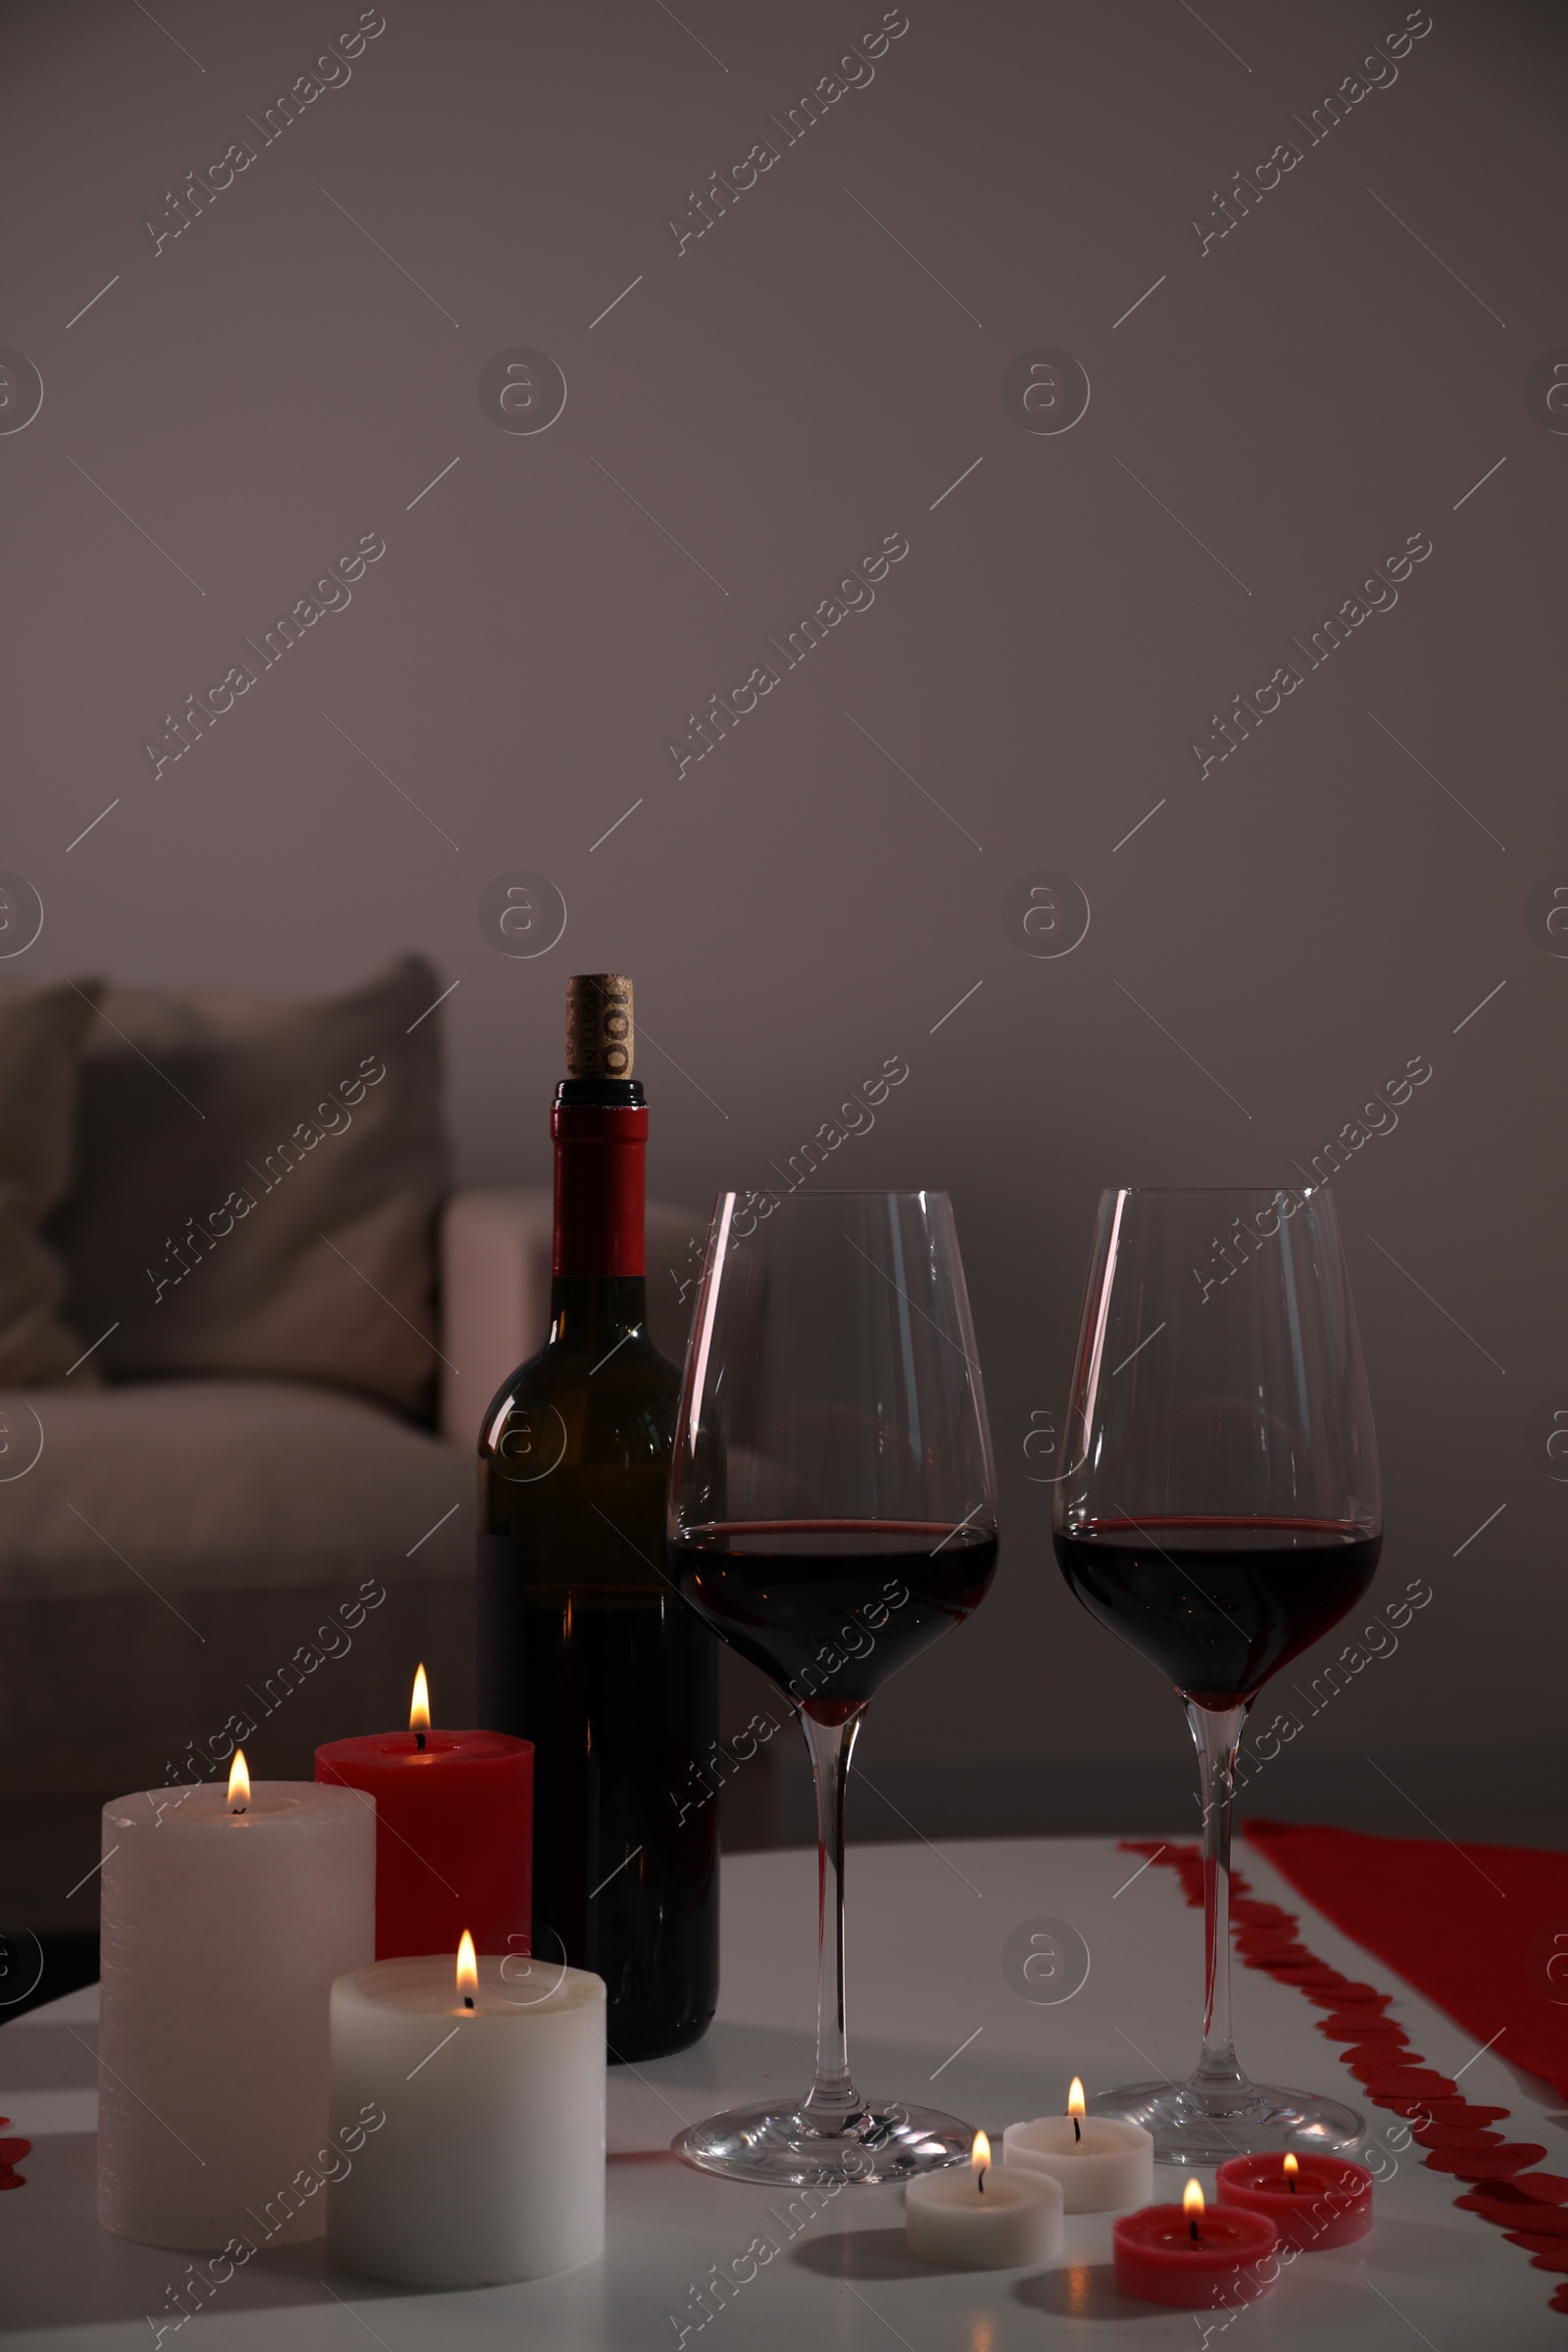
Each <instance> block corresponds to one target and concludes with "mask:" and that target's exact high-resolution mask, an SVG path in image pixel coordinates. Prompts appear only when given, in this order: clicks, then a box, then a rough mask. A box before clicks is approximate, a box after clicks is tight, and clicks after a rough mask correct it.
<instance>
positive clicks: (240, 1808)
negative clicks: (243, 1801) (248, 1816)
mask: <svg viewBox="0 0 1568 2352" xmlns="http://www.w3.org/2000/svg"><path fill="white" fill-rule="evenodd" d="M228 1809H229V1811H230V1812H231V1813H243V1812H244V1810H245V1808H244V1806H243V1805H230V1806H229V1808H228Z"/></svg>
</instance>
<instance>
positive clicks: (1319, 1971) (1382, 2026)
mask: <svg viewBox="0 0 1568 2352" xmlns="http://www.w3.org/2000/svg"><path fill="white" fill-rule="evenodd" d="M1281 1826H1282V1825H1279V1824H1274V1825H1264V1837H1263V1838H1259V1840H1258V1842H1259V1844H1260V1845H1262V1846H1263V1847H1264V1850H1265V1851H1267V1850H1268V1848H1267V1843H1266V1840H1267V1838H1268V1837H1269V1835H1270V1834H1271V1831H1273V1832H1277V1831H1278V1830H1279V1829H1280V1828H1281ZM1350 1835H1351V1833H1349V1832H1346V1831H1335V1830H1318V1831H1309V1832H1294V1831H1289V1830H1287V1831H1286V1832H1285V1841H1286V1842H1287V1844H1288V1843H1289V1840H1290V1838H1292V1837H1294V1836H1302V1837H1309V1838H1318V1839H1321V1840H1322V1841H1323V1843H1324V1845H1327V1846H1330V1847H1332V1845H1333V1843H1334V1841H1335V1840H1337V1839H1339V1838H1349V1837H1350ZM1356 1842H1358V1843H1359V1844H1361V1845H1363V1846H1381V1845H1386V1844H1391V1843H1397V1842H1398V1841H1397V1840H1392V1839H1382V1838H1358V1839H1357V1840H1356ZM1123 1844H1124V1846H1125V1847H1126V1850H1127V1851H1128V1852H1130V1853H1140V1854H1144V1855H1147V1857H1148V1859H1149V1860H1150V1861H1151V1862H1158V1863H1163V1864H1164V1866H1165V1867H1166V1868H1167V1869H1173V1870H1174V1871H1175V1872H1176V1873H1177V1875H1178V1876H1179V1878H1180V1879H1181V1882H1182V1885H1183V1887H1184V1889H1185V1891H1186V1895H1187V1900H1188V1901H1189V1902H1190V1903H1192V1904H1195V1905H1197V1906H1198V1907H1200V1908H1201V1905H1202V1901H1203V1863H1202V1854H1201V1848H1200V1847H1199V1846H1197V1845H1176V1846H1172V1845H1168V1844H1167V1845H1152V1844H1150V1843H1148V1842H1147V1841H1145V1840H1142V1839H1137V1838H1125V1839H1123ZM1484 1850H1488V1851H1494V1850H1496V1849H1490V1848H1489V1849H1484ZM1318 1858H1319V1860H1320V1861H1321V1859H1322V1849H1321V1848H1320V1849H1319V1855H1318ZM1532 1858H1533V1859H1537V1860H1540V1859H1545V1860H1551V1859H1553V1857H1551V1856H1544V1857H1540V1856H1538V1857H1532ZM1280 1868H1281V1869H1282V1870H1283V1869H1284V1868H1285V1865H1284V1864H1283V1863H1282V1864H1281V1865H1280ZM1331 1875H1332V1874H1331ZM1302 1891H1303V1892H1305V1888H1304V1887H1303V1889H1302ZM1333 1891H1334V1890H1333V1889H1331V1891H1330V1894H1329V1897H1328V1899H1327V1900H1326V1901H1325V1905H1324V1907H1325V1910H1326V1911H1327V1912H1328V1913H1329V1915H1330V1916H1336V1914H1335V1910H1334V1904H1333ZM1309 1899H1311V1900H1313V1901H1316V1900H1318V1899H1319V1898H1318V1897H1317V1896H1316V1894H1313V1895H1312V1896H1311V1897H1309ZM1506 1899H1507V1896H1506V1895H1505V1894H1504V1895H1503V1896H1502V1897H1501V1900H1503V1901H1505V1900H1506ZM1499 1907H1500V1906H1499ZM1338 1916H1339V1918H1340V1919H1342V1920H1343V1921H1344V1924H1345V1932H1346V1933H1347V1934H1349V1935H1352V1936H1353V1935H1354V1934H1355V1933H1356V1930H1355V1927H1354V1926H1353V1925H1351V1924H1350V1921H1349V1916H1348V1913H1346V1912H1345V1911H1344V1909H1343V1906H1342V1907H1341V1911H1340V1913H1339V1915H1338ZM1448 1924H1449V1922H1448V1920H1447V1919H1446V1917H1438V1918H1434V1917H1432V1916H1430V1915H1429V1916H1428V1918H1427V1920H1426V1930H1427V1933H1428V1934H1432V1935H1437V1936H1442V1935H1443V1934H1444V1933H1445V1932H1446V1928H1447V1926H1448ZM1548 1924H1549V1923H1548ZM1231 1929H1232V1933H1233V1935H1234V1936H1235V1939H1236V1948H1237V1951H1238V1953H1239V1955H1240V1957H1241V1958H1242V1960H1243V1961H1244V1962H1245V1963H1246V1965H1247V1966H1248V1967H1249V1968H1258V1969H1263V1970H1266V1972H1267V1973H1268V1975H1270V1976H1271V1977H1274V1978H1276V1979H1277V1980H1279V1981H1280V1982H1282V1983H1284V1984H1290V1985H1295V1986H1296V1987H1297V1989H1298V1991H1299V1992H1300V1993H1302V1994H1303V1995H1304V1996H1305V1998H1306V1999H1307V2000H1308V2001H1310V2002H1311V2004H1312V2006H1313V2007H1314V2008H1315V2009H1318V2010H1321V2011H1322V2012H1324V2014H1323V2015H1322V2016H1320V2017H1319V2019H1318V2032H1319V2033H1320V2034H1324V2035H1325V2036H1326V2037H1327V2038H1328V2040H1330V2041H1331V2042H1338V2043H1340V2044H1341V2045H1342V2046H1341V2049H1340V2061H1341V2064H1342V2065H1344V2066H1347V2067H1348V2068H1349V2070H1350V2072H1351V2074H1352V2075H1353V2076H1354V2077H1355V2080H1356V2082H1358V2083H1360V2084H1361V2086H1362V2089H1363V2090H1364V2092H1365V2094H1366V2096H1367V2097H1368V2098H1369V2099H1370V2100H1371V2102H1372V2104H1373V2105H1374V2106H1377V2107H1381V2108H1383V2109H1385V2110H1387V2111H1389V2112H1392V2113H1393V2114H1395V2115H1397V2116H1400V2117H1403V2118H1404V2119H1406V2120H1405V2124H1404V2127H1403V2139H1402V2142H1401V2143H1400V2144H1401V2145H1403V2146H1405V2147H1407V2146H1408V2145H1409V2144H1410V2142H1411V2141H1414V2142H1415V2143H1416V2144H1418V2145H1419V2147H1420V2149H1421V2151H1422V2158H1423V2161H1424V2162H1425V2164H1426V2165H1427V2166H1428V2168H1429V2169H1430V2170H1432V2171H1434V2172H1441V2173H1447V2174H1448V2175H1449V2176H1450V2177H1451V2178H1453V2179H1455V2180H1459V2181H1461V2182H1463V2183H1464V2184H1465V2193H1464V2194H1463V2195H1462V2196H1458V2197H1455V2199H1454V2203H1455V2204H1456V2205H1461V2206H1463V2207H1464V2208H1465V2210H1466V2211H1467V2212H1470V2213H1474V2214H1477V2215H1479V2216H1480V2218H1481V2219H1482V2220H1483V2221H1485V2222H1490V2223H1492V2225H1493V2226H1494V2227H1495V2229H1501V2230H1503V2231H1504V2232H1505V2234H1506V2235H1507V2237H1508V2239H1509V2240H1510V2242H1511V2243H1512V2244H1514V2245H1516V2246H1519V2247H1522V2248H1523V2249H1524V2250H1525V2251H1526V2252H1527V2253H1528V2254H1529V2256H1530V2259H1531V2263H1532V2266H1533V2267H1534V2268H1535V2269H1537V2270H1541V2271H1545V2272H1547V2273H1548V2274H1549V2273H1552V2272H1555V2273H1557V2274H1558V2275H1559V2277H1560V2276H1561V2275H1562V2274H1563V2273H1565V2272H1568V2177H1564V2176H1562V2175H1560V2174H1555V2173H1548V2172H1542V2171H1538V2170H1536V2169H1535V2168H1536V2167H1538V2166H1539V2165H1540V2164H1541V2162H1542V2160H1543V2158H1544V2156H1545V2153H1546V2151H1545V2149H1544V2147H1542V2146H1540V2145H1538V2144H1537V2143H1536V2142H1534V2141H1529V2140H1508V2139H1506V2138H1504V2136H1503V2134H1502V2133H1501V2132H1500V2131H1495V2130H1494V2129H1493V2128H1492V2127H1493V2126H1494V2125H1496V2124H1500V2123H1506V2121H1507V2120H1508V2110H1507V2108H1506V2107H1483V2106H1478V2105H1476V2104H1475V2103H1474V2102H1473V2101H1471V2100H1470V2099H1468V2098H1466V2097H1464V2096H1463V2095H1462V2094H1461V2092H1460V2090H1459V2085H1458V2083H1457V2082H1456V2081H1454V2080H1453V2079H1451V2078H1450V2077H1448V2076H1447V2075H1444V2074H1440V2073H1439V2071H1438V2070H1437V2068H1435V2067H1430V2066H1428V2064H1427V2063H1426V2060H1425V2059H1424V2058H1423V2056H1422V2054H1421V2052H1420V2051H1419V2050H1417V2049H1413V2048H1412V2047H1411V2045H1410V2041H1409V2037H1408V2035H1407V2034H1405V2032H1404V2030H1403V2028H1402V2027H1400V2026H1398V2025H1397V2024H1396V2023H1395V2021H1394V2019H1393V2018H1392V2017H1390V2016H1389V2014H1388V2011H1389V2008H1390V2006H1391V1996H1390V1995H1389V1994H1388V1993H1386V1992H1380V1991H1379V1990H1378V1988H1377V1986H1376V1985H1370V1984H1367V1983H1364V1982H1363V1981H1361V1980H1360V1979H1357V1978H1350V1977H1347V1976H1345V1975H1344V1974H1343V1973H1342V1972H1341V1971H1340V1970H1339V1969H1337V1968H1334V1967H1332V1966H1330V1965H1329V1963H1328V1962H1326V1961H1323V1960H1320V1959H1319V1958H1318V1956H1317V1954H1316V1953H1315V1952H1313V1951H1312V1950H1311V1949H1310V1948H1309V1947H1308V1946H1307V1945H1306V1944H1304V1943H1303V1942H1302V1941H1301V1939H1300V1923H1299V1920H1298V1919H1297V1918H1296V1917H1295V1915H1294V1914H1293V1913H1292V1912H1289V1911H1286V1910H1283V1909H1282V1908H1281V1907H1280V1905H1279V1904H1277V1903H1267V1902H1261V1901H1259V1900H1258V1899H1257V1898H1256V1897H1255V1896H1254V1895H1253V1893H1252V1891H1251V1888H1250V1887H1249V1885H1248V1883H1247V1881H1246V1879H1245V1878H1244V1877H1243V1876H1242V1873H1241V1872H1240V1871H1237V1870H1233V1872H1232V1874H1231ZM1547 1948H1548V1950H1551V1949H1554V1947H1551V1946H1549V1945H1548V1947H1547ZM1411 1981H1412V1982H1415V1981H1416V1980H1415V1977H1414V1974H1413V1973H1412V1978H1411ZM1552 1981H1553V1980H1551V1979H1548V1980H1547V1982H1548V1983H1550V1982H1552ZM1429 1997H1430V1998H1432V1999H1434V2000H1437V1998H1438V1996H1437V1995H1436V1994H1432V1995H1429ZM1459 2071H1460V2072H1461V2073H1463V2071H1464V2069H1463V2068H1461V2069H1460V2070H1459ZM1383 2138H1384V2140H1386V2141H1387V2143H1388V2144H1387V2145H1386V2146H1385V2145H1383V2142H1382V2141H1380V2142H1379V2143H1378V2149H1377V2151H1375V2152H1377V2153H1378V2164H1377V2166H1375V2167H1374V2169H1375V2170H1379V2171H1380V2172H1381V2168H1382V2166H1383V2165H1384V2164H1385V2163H1389V2164H1392V2166H1393V2168H1394V2169H1395V2170H1397V2166H1398V2161H1399V2160H1398V2157H1397V2154H1396V2153H1395V2134H1394V2133H1393V2132H1391V2131H1387V2130H1385V2132H1384V2135H1383ZM1369 2161H1370V2157H1369ZM1382 2177H1384V2178H1387V2175H1386V2174H1382ZM1551 2308H1552V2310H1553V2311H1557V2312H1561V2313H1562V2314H1563V2315H1564V2316H1565V2317H1568V2282H1565V2283H1564V2284H1562V2285H1560V2286H1559V2287H1558V2288H1557V2289H1556V2291H1555V2292H1554V2294H1553V2295H1552V2297H1551Z"/></svg>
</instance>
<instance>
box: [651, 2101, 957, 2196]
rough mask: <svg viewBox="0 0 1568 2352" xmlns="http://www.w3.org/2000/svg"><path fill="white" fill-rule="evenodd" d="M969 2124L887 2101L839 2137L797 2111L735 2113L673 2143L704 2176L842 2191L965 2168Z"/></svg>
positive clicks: (852, 2120)
mask: <svg viewBox="0 0 1568 2352" xmlns="http://www.w3.org/2000/svg"><path fill="white" fill-rule="evenodd" d="M973 2142H974V2131H973V2129H972V2127H971V2126H970V2125H968V2124H962V2123H960V2122H959V2121H958V2119H957V2117H956V2115H943V2114H942V2113H941V2112H940V2111H939V2110H938V2109H936V2108H931V2107H904V2106H901V2105H899V2104H898V2103H897V2102H896V2101H893V2100H887V2101H884V2102H883V2103H881V2104H880V2105H875V2104H874V2105H871V2106H868V2107H863V2108H861V2110H860V2111H859V2113H858V2115H852V2116H849V2117H847V2118H846V2119H845V2121H844V2124H843V2127H842V2129H840V2130H838V2131H831V2130H823V2129H822V2128H821V2126H820V2125H817V2124H815V2123H813V2122H812V2121H811V2120H810V2118H809V2117H808V2116H806V2115H804V2114H803V2113H802V2112H801V2111H800V2110H799V2109H798V2108H797V2109H788V2108H771V2107H751V2108H732V2109H731V2110H730V2111H729V2112H728V2113H727V2114H724V2115H711V2116H710V2117H709V2118H708V2120H707V2122H706V2123H701V2124H693V2125H692V2127H691V2129H690V2130H689V2131H682V2132H680V2133H679V2134H678V2135H677V2137H676V2138H675V2140H674V2141H673V2142H672V2145H673V2146H674V2148H675V2149H676V2151H677V2152H678V2153H679V2154H680V2155H682V2156H684V2157H685V2159H686V2161H687V2163H688V2164H695V2165H696V2166H697V2167H698V2168H699V2170H700V2171H702V2172H705V2173H720V2174H722V2175H723V2176H724V2178H725V2179H726V2180H760V2181H763V2182H771V2183H773V2184H774V2185H782V2186H785V2187H797V2188H843V2187H845V2186H846V2185H847V2184H848V2183H849V2182H851V2181H855V2182H857V2183H858V2184H859V2185H861V2186H865V2185H867V2184H874V2183H875V2182H877V2181H879V2180H909V2179H911V2178H912V2176H913V2175H914V2174H916V2173H934V2172H938V2171H940V2170H941V2168H942V2167H943V2166H944V2165H949V2164H967V2162H968V2161H969V2150H970V2148H971V2146H972V2145H973Z"/></svg>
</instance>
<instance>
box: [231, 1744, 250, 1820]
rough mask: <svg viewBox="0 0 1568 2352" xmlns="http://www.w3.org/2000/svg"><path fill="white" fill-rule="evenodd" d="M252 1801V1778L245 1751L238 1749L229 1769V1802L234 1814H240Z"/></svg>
mask: <svg viewBox="0 0 1568 2352" xmlns="http://www.w3.org/2000/svg"><path fill="white" fill-rule="evenodd" d="M250 1801H251V1776H250V1770H249V1767H248V1766H247V1764H246V1762H245V1750H244V1749H243V1748H242V1747H236V1748H235V1750H234V1761H233V1763H232V1764H231V1765H230V1766H229V1768H228V1802H229V1807H230V1809H231V1810H232V1811H234V1812H236V1813H237V1812H240V1811H242V1810H243V1809H244V1807H245V1806H246V1805H248V1804H249V1803H250Z"/></svg>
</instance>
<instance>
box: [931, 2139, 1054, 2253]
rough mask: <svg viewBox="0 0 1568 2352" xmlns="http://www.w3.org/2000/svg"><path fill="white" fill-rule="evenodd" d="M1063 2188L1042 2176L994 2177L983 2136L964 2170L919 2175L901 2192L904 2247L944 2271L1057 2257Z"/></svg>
mask: <svg viewBox="0 0 1568 2352" xmlns="http://www.w3.org/2000/svg"><path fill="white" fill-rule="evenodd" d="M1061 2213H1062V2204H1061V2189H1060V2186H1059V2185H1058V2183H1057V2182H1056V2181H1054V2180H1049V2179H1048V2178H1047V2177H1046V2175H1045V2174H1044V2173H1031V2172H1026V2171H1021V2170H1018V2171H1014V2172H1011V2173H1007V2172H1002V2171H998V2170H997V2169H996V2168H995V2167H994V2166H993V2165H992V2162H991V2142H990V2140H989V2139H987V2137H986V2135H985V2133H984V2132H983V2131H977V2132H976V2133H975V2136H974V2147H973V2149H972V2150H971V2152H970V2157H969V2162H968V2164H967V2165H965V2166H961V2167H960V2166H958V2165H950V2166H948V2167H947V2168H946V2170H944V2171H942V2172H939V2173H922V2174H920V2175H919V2176H918V2177H917V2178H916V2179H914V2180H911V2181H910V2182H909V2184H908V2187H907V2189H906V2190H905V2224H904V2233H905V2241H906V2243H907V2246H908V2249H909V2252H910V2253H911V2254H914V2255H916V2256H918V2258H919V2259H920V2261H921V2262H939V2263H941V2264H943V2266H944V2267H945V2268H946V2269H948V2270H950V2271H1007V2270H1014V2269H1016V2268H1018V2267H1019V2266H1020V2265H1021V2264H1024V2263H1033V2262H1049V2261H1050V2260H1051V2258H1052V2256H1053V2255H1054V2254H1059V2253H1060V2252H1061Z"/></svg>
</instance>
